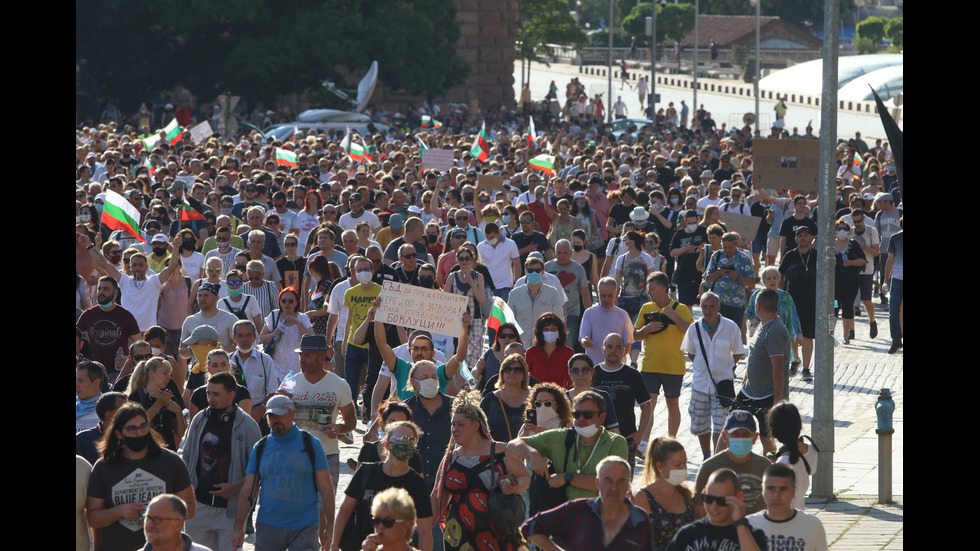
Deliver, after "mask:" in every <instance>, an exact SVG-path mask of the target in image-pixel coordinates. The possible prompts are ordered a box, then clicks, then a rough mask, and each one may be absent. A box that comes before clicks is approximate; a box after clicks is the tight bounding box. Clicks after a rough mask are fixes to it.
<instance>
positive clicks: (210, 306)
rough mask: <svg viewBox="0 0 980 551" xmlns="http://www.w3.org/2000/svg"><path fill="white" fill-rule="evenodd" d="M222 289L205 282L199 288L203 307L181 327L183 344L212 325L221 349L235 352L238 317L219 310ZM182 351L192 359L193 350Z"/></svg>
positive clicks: (184, 355) (199, 301) (199, 297)
mask: <svg viewBox="0 0 980 551" xmlns="http://www.w3.org/2000/svg"><path fill="white" fill-rule="evenodd" d="M130 262H132V261H130ZM220 288H221V285H220V284H218V283H208V282H204V283H202V284H201V286H200V287H198V289H197V304H198V306H200V307H201V311H200V312H198V313H196V314H193V315H190V316H187V318H186V319H184V323H183V324H182V325H181V326H180V340H181V342H183V341H184V340H185V339H187V338H188V337H189V336H190V335H191V333H193V332H194V330H195V329H197V328H198V327H200V326H202V325H210V326H211V327H214V329H215V331H217V332H218V342H219V343H221V348H223V349H225V351H226V352H228V353H231V352H234V351H235V324H236V323H238V316H236V315H235V314H232V313H230V312H226V311H225V310H219V309H218V292H219V290H220ZM180 351H181V356H182V357H184V358H190V356H191V349H190V347H189V346H186V345H184V346H181V347H180Z"/></svg>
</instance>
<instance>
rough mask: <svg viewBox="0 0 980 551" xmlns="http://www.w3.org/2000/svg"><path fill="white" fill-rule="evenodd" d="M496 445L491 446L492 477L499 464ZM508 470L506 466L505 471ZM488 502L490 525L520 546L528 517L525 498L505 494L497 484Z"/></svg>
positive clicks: (493, 443)
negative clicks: (523, 524)
mask: <svg viewBox="0 0 980 551" xmlns="http://www.w3.org/2000/svg"><path fill="white" fill-rule="evenodd" d="M496 445H497V443H496V442H492V443H491V444H490V473H491V477H492V476H493V473H494V464H495V463H496V462H497V455H496V453H495V448H496ZM506 468H507V467H506V465H505V466H504V469H506ZM498 481H499V478H498ZM488 501H489V503H488V509H489V511H490V523H491V524H492V525H493V528H494V530H495V531H496V532H497V533H498V534H501V535H503V536H506V537H507V539H508V540H509V541H512V542H514V543H518V544H519V543H520V542H521V541H522V538H521V532H520V530H521V523H523V522H524V519H525V518H526V517H527V507H526V506H525V505H524V498H522V497H521V495H520V494H505V493H504V492H503V490H501V489H500V484H499V483H495V484H494V486H493V488H491V489H490V492H489V496H488Z"/></svg>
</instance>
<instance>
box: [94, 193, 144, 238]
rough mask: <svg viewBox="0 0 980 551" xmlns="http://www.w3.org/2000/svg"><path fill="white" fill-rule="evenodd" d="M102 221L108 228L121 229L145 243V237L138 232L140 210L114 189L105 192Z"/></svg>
mask: <svg viewBox="0 0 980 551" xmlns="http://www.w3.org/2000/svg"><path fill="white" fill-rule="evenodd" d="M102 223H103V224H104V225H105V226H106V227H107V228H109V229H112V230H122V231H124V232H126V233H128V234H130V235H132V236H133V237H135V238H136V239H137V240H139V242H140V243H146V238H144V237H143V236H142V235H141V234H140V211H138V210H136V207H134V206H133V205H132V204H131V203H130V202H129V201H127V200H126V198H125V197H123V196H122V195H119V194H118V193H116V192H115V191H112V190H106V192H105V206H104V207H103V210H102Z"/></svg>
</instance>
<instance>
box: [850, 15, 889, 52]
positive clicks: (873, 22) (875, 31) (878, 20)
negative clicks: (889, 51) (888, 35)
mask: <svg viewBox="0 0 980 551" xmlns="http://www.w3.org/2000/svg"><path fill="white" fill-rule="evenodd" d="M887 22H888V20H887V19H885V18H884V17H869V18H867V19H865V20H864V21H862V22H860V23H858V24H857V36H858V38H865V39H868V40H870V41H871V42H872V43H873V44H874V45H875V47H877V46H878V44H879V43H880V42H881V41H882V39H884V38H885V23H887Z"/></svg>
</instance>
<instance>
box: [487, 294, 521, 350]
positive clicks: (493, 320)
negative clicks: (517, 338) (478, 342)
mask: <svg viewBox="0 0 980 551" xmlns="http://www.w3.org/2000/svg"><path fill="white" fill-rule="evenodd" d="M505 323H512V324H514V326H515V327H517V332H518V333H523V332H524V329H522V328H521V326H520V324H518V323H517V318H515V317H514V311H513V310H511V309H510V307H509V306H507V303H506V302H504V300H503V299H502V298H500V297H493V304H492V305H491V306H490V317H488V318H487V330H493V336H492V337H491V339H490V340H491V342H493V341H495V340H497V330H498V329H500V326H501V325H503V324H505Z"/></svg>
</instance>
